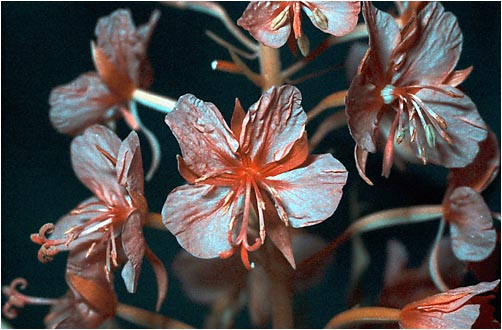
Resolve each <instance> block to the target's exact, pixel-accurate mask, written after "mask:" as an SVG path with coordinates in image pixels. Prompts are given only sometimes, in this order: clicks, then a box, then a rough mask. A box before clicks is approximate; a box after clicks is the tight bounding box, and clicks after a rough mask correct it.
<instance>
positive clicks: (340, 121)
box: [309, 110, 347, 150]
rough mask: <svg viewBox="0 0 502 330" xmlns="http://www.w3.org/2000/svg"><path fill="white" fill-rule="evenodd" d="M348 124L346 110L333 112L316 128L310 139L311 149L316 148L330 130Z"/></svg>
mask: <svg viewBox="0 0 502 330" xmlns="http://www.w3.org/2000/svg"><path fill="white" fill-rule="evenodd" d="M346 124H347V117H346V115H345V110H340V111H337V112H335V113H333V114H332V115H331V116H329V117H328V118H326V119H325V120H324V121H323V122H322V123H321V124H320V125H319V126H318V127H317V129H316V130H315V132H314V134H313V135H312V136H311V137H310V139H309V145H310V150H314V149H315V148H316V147H317V146H318V145H319V143H321V141H322V140H323V139H324V137H325V136H326V135H328V134H329V133H330V132H332V131H334V130H336V129H338V128H340V127H342V126H345V125H346Z"/></svg>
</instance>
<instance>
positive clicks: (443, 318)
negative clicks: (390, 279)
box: [399, 280, 500, 329]
mask: <svg viewBox="0 0 502 330" xmlns="http://www.w3.org/2000/svg"><path fill="white" fill-rule="evenodd" d="M499 282H500V281H499V280H497V281H494V282H490V283H487V282H482V283H479V284H477V285H472V286H468V287H463V288H457V289H453V290H449V291H446V292H443V293H439V294H437V295H434V296H431V297H427V298H425V299H422V300H419V301H416V302H414V303H411V304H408V305H406V306H405V307H404V308H403V309H402V311H401V314H400V320H399V325H400V326H401V327H402V328H407V329H414V328H415V329H416V328H431V329H440V328H442V329H457V328H458V329H467V328H471V326H472V324H473V323H474V322H475V321H476V319H477V318H478V316H479V310H480V305H479V304H468V303H469V300H470V299H472V298H473V297H474V296H476V295H478V294H481V293H485V292H488V291H490V290H493V289H494V288H495V287H496V286H497V285H498V283H499Z"/></svg>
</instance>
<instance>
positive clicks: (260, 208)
mask: <svg viewBox="0 0 502 330" xmlns="http://www.w3.org/2000/svg"><path fill="white" fill-rule="evenodd" d="M252 183H253V190H254V193H255V197H256V203H257V206H258V220H259V225H260V239H261V241H262V242H265V235H266V233H265V220H264V217H263V211H264V210H265V202H264V201H263V198H262V196H261V192H260V189H259V188H258V185H257V184H256V181H255V180H253V181H252Z"/></svg>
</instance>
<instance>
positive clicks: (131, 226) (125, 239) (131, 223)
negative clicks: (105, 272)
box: [121, 210, 145, 293]
mask: <svg viewBox="0 0 502 330" xmlns="http://www.w3.org/2000/svg"><path fill="white" fill-rule="evenodd" d="M143 223H144V217H143V215H142V214H141V212H140V211H139V210H136V211H134V212H133V213H132V214H131V215H130V216H129V218H127V220H126V222H125V223H124V226H123V227H122V234H121V236H122V247H123V248H124V253H125V255H126V257H127V262H126V264H125V265H124V268H122V273H121V274H122V278H123V279H124V284H125V285H126V288H127V291H129V292H131V293H134V292H136V286H137V284H138V278H139V273H140V272H141V265H142V263H143V256H144V254H145V237H144V236H143Z"/></svg>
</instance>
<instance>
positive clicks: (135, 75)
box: [49, 9, 160, 175]
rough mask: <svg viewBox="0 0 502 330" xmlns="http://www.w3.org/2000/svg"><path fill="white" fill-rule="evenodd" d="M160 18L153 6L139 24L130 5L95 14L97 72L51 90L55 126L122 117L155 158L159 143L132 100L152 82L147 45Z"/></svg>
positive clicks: (64, 129)
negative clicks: (144, 21) (146, 19)
mask: <svg viewBox="0 0 502 330" xmlns="http://www.w3.org/2000/svg"><path fill="white" fill-rule="evenodd" d="M159 17H160V12H159V11H154V12H153V13H152V15H151V17H150V20H149V22H148V23H147V24H145V25H141V26H139V27H137V28H136V26H135V25H134V23H133V21H132V17H131V12H130V11H129V10H124V9H119V10H116V11H114V12H113V13H112V14H111V15H109V16H106V17H103V18H100V19H99V21H98V23H97V25H96V29H95V35H96V38H97V40H96V44H95V45H94V43H93V56H94V61H95V64H96V69H97V71H98V72H95V71H92V72H86V73H84V74H82V75H80V76H79V77H78V78H77V79H75V80H73V81H72V82H70V83H68V84H66V85H63V86H59V87H56V88H54V89H53V90H52V92H51V95H50V97H49V104H50V106H51V109H50V112H49V118H50V121H51V123H52V125H53V126H54V128H56V129H57V130H58V131H59V132H61V133H64V134H70V135H76V134H80V133H81V132H82V131H83V130H85V129H86V128H87V127H89V126H91V125H93V124H109V125H114V121H115V120H116V119H117V118H119V117H123V118H124V120H125V121H126V122H127V124H128V125H129V126H130V127H131V129H133V130H141V131H143V132H144V133H145V135H146V137H147V138H148V141H149V143H150V145H151V147H152V152H153V153H154V154H153V158H154V160H155V161H158V160H157V158H158V157H159V155H158V153H159V152H160V148H159V147H158V142H157V140H156V138H155V136H154V135H153V134H152V133H151V132H150V131H149V130H148V129H147V128H146V127H145V126H144V125H143V124H142V123H141V121H140V119H139V117H138V115H137V113H136V109H135V103H134V102H131V100H132V98H133V93H134V91H135V90H136V88H141V89H147V88H148V87H149V86H150V85H151V82H152V72H153V71H152V68H151V65H150V62H149V61H148V58H147V47H148V44H149V42H150V38H151V35H152V33H153V30H154V28H155V26H156V24H157V21H158V20H159ZM153 167H154V165H152V168H153ZM155 167H156V165H155ZM149 174H152V175H153V173H149Z"/></svg>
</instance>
